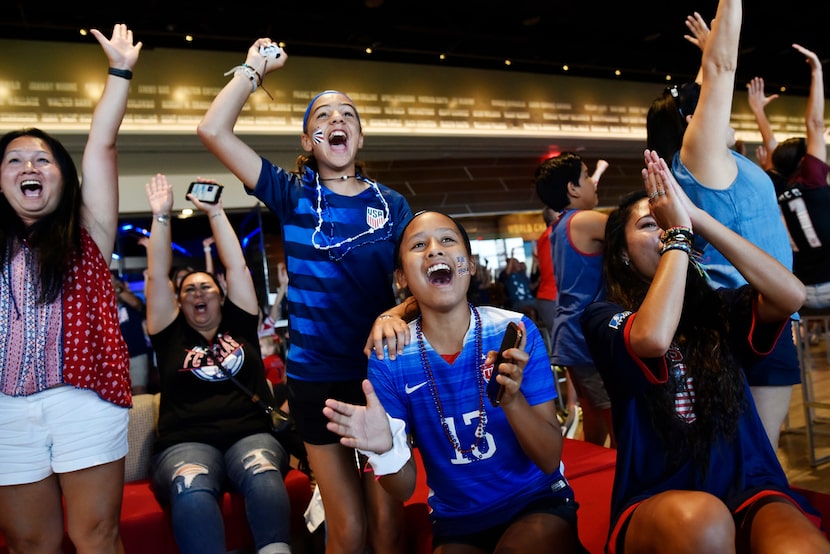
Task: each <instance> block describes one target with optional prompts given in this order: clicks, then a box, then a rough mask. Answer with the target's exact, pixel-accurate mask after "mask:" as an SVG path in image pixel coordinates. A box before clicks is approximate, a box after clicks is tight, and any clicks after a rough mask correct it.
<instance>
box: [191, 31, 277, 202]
mask: <svg viewBox="0 0 830 554" xmlns="http://www.w3.org/2000/svg"><path fill="white" fill-rule="evenodd" d="M266 44H271V41H270V40H269V39H266V38H260V39H257V41H256V42H254V44H253V45H251V47H250V48H248V56H247V58H246V59H245V63H244V64H243V65H240V66H237V67H236V68H233V70H234V73H233V76H232V77H231V80H230V82H228V84H227V85H225V88H223V89H222V90H221V91H220V92H219V94H218V95H217V96H216V98H215V99H214V100H213V103H212V104H211V105H210V107H209V108H208V111H207V113H205V116H204V118H202V121H201V122H200V123H199V126H198V128H197V130H196V132H197V134H198V135H199V138H200V139H201V140H202V143H203V144H204V145H205V147H207V149H208V150H209V151H210V152H211V154H213V155H214V156H216V157H217V158H218V159H219V161H220V162H222V163H223V164H224V165H225V167H227V168H228V169H230V170H231V172H232V173H233V174H234V175H236V177H237V178H238V179H239V180H240V181H242V183H243V184H244V185H245V186H246V187H247V188H249V189H253V188H254V187H256V183H257V180H258V179H259V173H260V169H261V162H260V158H259V154H257V153H256V152H255V151H254V149H253V148H251V147H250V146H248V145H247V144H245V143H244V142H243V141H242V140H241V139H240V138H239V137H237V136H236V135H235V134H234V131H233V128H234V125H235V124H236V120H237V119H238V118H239V114H240V113H242V108H243V107H244V106H245V102H247V101H248V97H249V96H250V95H251V93H252V92H253V91H254V88H255V86H256V83H257V82H258V84H259V85H261V84H262V79H264V78H265V75H266V74H267V73H270V72H271V71H274V70H276V69H278V68H280V67H282V66H283V65H284V64H285V60H286V58H287V57H288V56H287V55H286V54H285V52H283V51H282V49H280V55H279V57H278V58H276V59H274V58H265V57H263V56H262V55H261V54H260V53H259V47H260V46H262V45H266Z"/></svg>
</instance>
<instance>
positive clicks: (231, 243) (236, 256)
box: [187, 179, 259, 315]
mask: <svg viewBox="0 0 830 554" xmlns="http://www.w3.org/2000/svg"><path fill="white" fill-rule="evenodd" d="M199 182H201V183H213V182H214V181H209V180H206V179H199ZM187 197H188V199H189V200H190V201H191V202H193V205H194V206H196V207H197V208H199V209H200V210H201V211H203V212H204V213H205V214H207V216H208V221H209V223H210V230H211V231H212V234H213V240H214V242H215V243H216V253H217V254H218V256H219V260H220V261H221V262H222V265H223V266H224V268H225V281H226V282H227V284H228V291H227V294H228V299H230V300H231V301H232V302H233V303H234V304H236V305H237V306H239V307H240V308H242V309H243V310H245V311H246V312H248V313H251V314H256V315H259V303H258V302H257V297H256V289H255V288H254V280H253V278H252V277H251V272H250V270H249V269H248V264H247V262H246V261H245V254H244V253H243V252H242V244H241V243H240V242H239V238H238V237H237V236H236V232H235V231H234V230H233V226H232V225H231V222H230V221H229V220H228V216H227V214H225V210H224V209H223V208H222V200H221V199H220V200H219V201H218V202H217V203H216V204H208V203H206V202H200V201H199V200H197V199H196V198H195V197H194V196H193V195H192V194H188V195H187Z"/></svg>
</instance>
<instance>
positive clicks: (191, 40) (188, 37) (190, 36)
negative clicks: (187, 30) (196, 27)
mask: <svg viewBox="0 0 830 554" xmlns="http://www.w3.org/2000/svg"><path fill="white" fill-rule="evenodd" d="M184 40H186V41H187V42H193V35H185V36H184Z"/></svg>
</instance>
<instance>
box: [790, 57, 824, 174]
mask: <svg viewBox="0 0 830 554" xmlns="http://www.w3.org/2000/svg"><path fill="white" fill-rule="evenodd" d="M793 48H795V49H796V50H798V51H799V52H801V53H802V54H804V56H806V57H807V63H808V64H810V70H811V71H810V96H809V98H808V99H807V113H806V115H805V117H804V121H805V124H806V126H807V153H808V154H810V155H812V156H815V157H816V158H818V159H820V160H821V161H823V162H827V139H826V137H825V136H824V75H823V72H822V68H821V60H819V58H818V56H817V55H816V54H815V53H814V52H811V51H810V50H807V49H806V48H804V47H803V46H800V45H798V44H793Z"/></svg>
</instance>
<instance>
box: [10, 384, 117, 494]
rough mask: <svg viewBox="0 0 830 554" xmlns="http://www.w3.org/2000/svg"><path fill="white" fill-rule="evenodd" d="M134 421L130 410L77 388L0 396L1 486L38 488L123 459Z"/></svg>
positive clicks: (64, 387)
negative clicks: (55, 476) (72, 473)
mask: <svg viewBox="0 0 830 554" xmlns="http://www.w3.org/2000/svg"><path fill="white" fill-rule="evenodd" d="M128 420H129V410H128V409H127V408H123V407H121V406H116V405H115V404H112V403H110V402H107V401H106V400H103V399H102V398H101V397H99V396H98V395H97V394H96V393H95V392H93V391H90V390H82V389H76V388H74V387H71V386H63V387H55V388H52V389H49V390H46V391H43V392H39V393H36V394H33V395H31V396H7V395H5V394H0V485H23V484H27V483H35V482H37V481H40V480H42V479H45V478H46V477H48V476H49V475H51V474H52V473H67V472H70V471H77V470H79V469H85V468H88V467H93V466H96V465H101V464H106V463H109V462H113V461H115V460H118V459H120V458H123V457H124V456H126V455H127V423H128Z"/></svg>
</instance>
